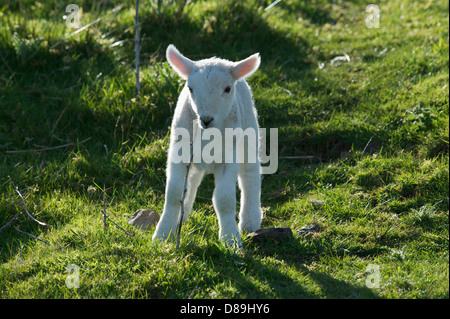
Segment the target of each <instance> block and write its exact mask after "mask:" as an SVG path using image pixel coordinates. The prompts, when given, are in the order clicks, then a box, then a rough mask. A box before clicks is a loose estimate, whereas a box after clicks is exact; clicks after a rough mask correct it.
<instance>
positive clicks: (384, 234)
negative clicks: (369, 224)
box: [376, 221, 406, 240]
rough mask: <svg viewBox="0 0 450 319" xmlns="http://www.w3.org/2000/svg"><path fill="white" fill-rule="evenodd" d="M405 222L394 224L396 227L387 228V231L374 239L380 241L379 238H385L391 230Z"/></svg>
mask: <svg viewBox="0 0 450 319" xmlns="http://www.w3.org/2000/svg"><path fill="white" fill-rule="evenodd" d="M405 222H406V221H402V222H401V223H398V224H396V225H394V226H391V227H388V229H387V230H386V231H385V232H384V233H383V234H381V235H379V236H377V238H376V239H377V240H380V239H381V238H383V237H384V236H386V235H387V233H389V232H390V231H391V230H394V229H396V228H398V227H400V226H401V225H403V224H404V223H405Z"/></svg>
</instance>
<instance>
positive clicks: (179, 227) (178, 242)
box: [176, 142, 194, 250]
mask: <svg viewBox="0 0 450 319" xmlns="http://www.w3.org/2000/svg"><path fill="white" fill-rule="evenodd" d="M193 153H194V152H193V149H192V142H191V158H190V160H189V164H187V165H186V176H185V178H184V188H183V194H182V195H181V201H180V202H181V214H180V218H179V219H178V227H177V244H176V249H177V250H178V248H180V234H181V226H182V225H183V217H184V199H185V197H186V191H187V180H188V177H189V169H190V168H191V164H192V158H193V155H194V154H193Z"/></svg>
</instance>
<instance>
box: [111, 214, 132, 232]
mask: <svg viewBox="0 0 450 319" xmlns="http://www.w3.org/2000/svg"><path fill="white" fill-rule="evenodd" d="M105 216H106V219H107V220H108V221H109V222H111V223H113V224H114V225H115V226H116V227H117V228H119V229H121V230H123V231H124V232H125V234H127V235H128V236H131V237H134V235H133V234H131V233H129V232H127V231H126V230H125V229H123V228H122V227H120V226H119V225H118V224H116V223H115V222H114V221H112V220H111V218H109V217H108V216H107V215H105Z"/></svg>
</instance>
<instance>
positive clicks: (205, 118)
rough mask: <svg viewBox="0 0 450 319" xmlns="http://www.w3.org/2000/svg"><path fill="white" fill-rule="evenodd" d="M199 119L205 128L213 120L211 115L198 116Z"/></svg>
mask: <svg viewBox="0 0 450 319" xmlns="http://www.w3.org/2000/svg"><path fill="white" fill-rule="evenodd" d="M200 120H202V124H203V126H204V127H205V128H206V127H208V125H209V124H211V122H212V121H213V117H212V116H202V117H201V118H200Z"/></svg>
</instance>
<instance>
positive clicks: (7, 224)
mask: <svg viewBox="0 0 450 319" xmlns="http://www.w3.org/2000/svg"><path fill="white" fill-rule="evenodd" d="M17 217H19V213H17V214H16V216H14V217H13V218H12V219H11V220H10V221H9V222H7V223H6V224H5V225H3V226H2V228H0V233H1V232H2V231H3V230H4V229H6V228H8V227H9V226H10V225H11V224H12V223H14V221H15V220H16V219H17Z"/></svg>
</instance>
